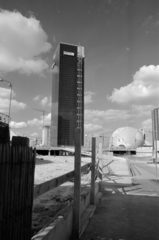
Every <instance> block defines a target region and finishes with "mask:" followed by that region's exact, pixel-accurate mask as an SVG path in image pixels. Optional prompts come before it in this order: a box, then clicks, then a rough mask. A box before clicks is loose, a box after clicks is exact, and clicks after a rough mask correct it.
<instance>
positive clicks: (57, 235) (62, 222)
mask: <svg viewBox="0 0 159 240" xmlns="http://www.w3.org/2000/svg"><path fill="white" fill-rule="evenodd" d="M98 192H99V182H96V184H95V194H96V196H97V195H98V196H99V194H98ZM98 202H99V201H98V200H97V201H96V203H98ZM89 204H90V189H88V188H87V189H85V190H84V191H83V192H82V194H81V215H82V213H83V212H84V211H85V210H86V208H87V207H88V206H89ZM72 226H73V204H71V205H70V206H69V207H66V208H65V209H64V210H61V211H60V213H59V216H58V217H57V218H56V219H55V220H54V221H53V222H52V223H51V224H50V225H49V226H48V227H46V228H44V229H42V230H41V231H40V232H39V233H38V234H36V235H35V236H34V237H32V240H69V239H70V237H71V235H72Z"/></svg>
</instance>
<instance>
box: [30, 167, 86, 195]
mask: <svg viewBox="0 0 159 240" xmlns="http://www.w3.org/2000/svg"><path fill="white" fill-rule="evenodd" d="M89 167H90V163H87V164H85V165H84V166H82V167H81V172H85V171H87V169H88V168H89ZM74 177H75V171H74V170H73V171H71V172H68V173H66V174H64V175H61V176H60V177H57V178H53V179H51V180H49V181H47V182H44V183H41V184H38V185H35V187H34V198H37V197H38V196H40V195H42V194H44V193H46V192H48V191H50V190H51V189H53V188H56V187H58V186H60V185H61V184H63V183H65V182H67V181H69V180H71V179H72V178H74Z"/></svg>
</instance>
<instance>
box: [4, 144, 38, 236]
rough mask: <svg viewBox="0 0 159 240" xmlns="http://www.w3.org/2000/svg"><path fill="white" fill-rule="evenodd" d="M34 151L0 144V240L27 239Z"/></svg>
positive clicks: (29, 234) (29, 222) (29, 233)
mask: <svg viewBox="0 0 159 240" xmlns="http://www.w3.org/2000/svg"><path fill="white" fill-rule="evenodd" d="M34 167H35V150H34V152H33V150H32V148H29V147H24V146H10V145H9V144H0V239H3V240H5V239H6V240H22V239H23V240H30V239H31V222H32V204H33V185H34Z"/></svg>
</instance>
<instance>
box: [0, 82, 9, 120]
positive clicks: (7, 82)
mask: <svg viewBox="0 0 159 240" xmlns="http://www.w3.org/2000/svg"><path fill="white" fill-rule="evenodd" d="M0 82H6V83H9V87H10V89H11V91H10V98H9V120H8V124H9V123H10V113H11V101H12V84H11V82H9V81H8V80H5V79H2V78H0Z"/></svg>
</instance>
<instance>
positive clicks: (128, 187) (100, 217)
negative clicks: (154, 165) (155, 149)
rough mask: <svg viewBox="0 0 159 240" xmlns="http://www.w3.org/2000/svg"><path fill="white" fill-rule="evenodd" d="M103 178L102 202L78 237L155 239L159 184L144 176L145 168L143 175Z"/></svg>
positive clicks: (93, 239) (158, 233)
mask: <svg viewBox="0 0 159 240" xmlns="http://www.w3.org/2000/svg"><path fill="white" fill-rule="evenodd" d="M113 177H114V179H113ZM115 177H116V178H115ZM122 179H123V181H122ZM128 179H129V180H130V179H131V182H130V181H129V182H127V180H128ZM105 180H106V182H105V183H104V189H103V190H104V191H103V197H102V199H101V202H100V204H99V205H98V207H97V209H96V211H95V213H94V215H93V217H92V219H91V222H90V224H89V225H88V226H87V228H86V229H85V231H84V233H83V235H82V236H81V238H80V239H81V240H158V239H159V198H158V197H159V183H158V182H156V181H155V179H146V172H145V171H142V177H141V176H135V177H134V178H132V177H130V176H127V177H122V176H115V175H114V176H110V182H108V180H107V179H105ZM113 181H114V184H113ZM124 181H125V182H124ZM124 185H125V186H124Z"/></svg>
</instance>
